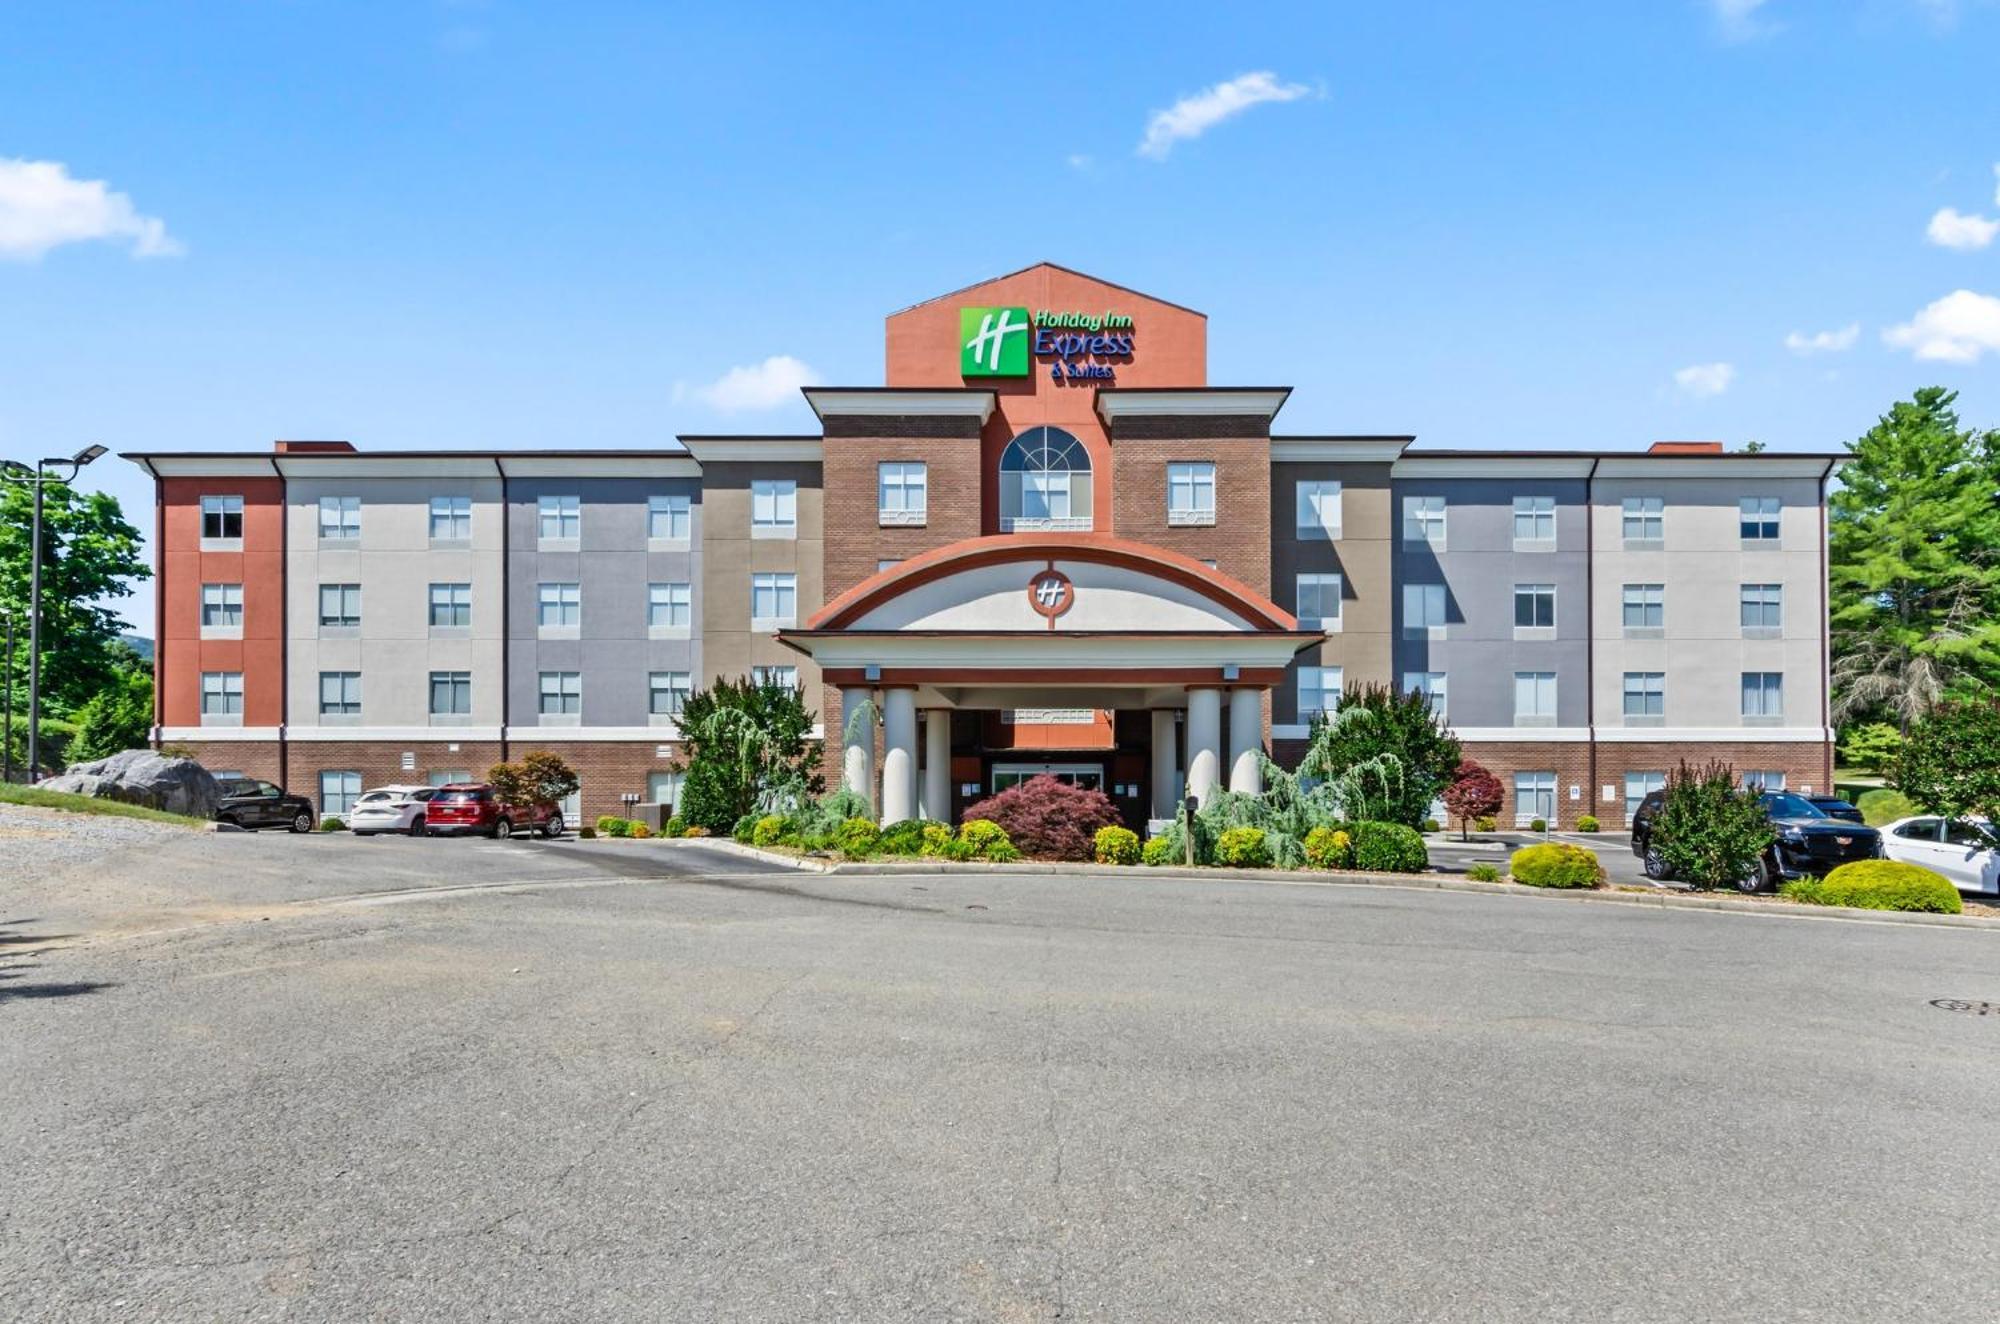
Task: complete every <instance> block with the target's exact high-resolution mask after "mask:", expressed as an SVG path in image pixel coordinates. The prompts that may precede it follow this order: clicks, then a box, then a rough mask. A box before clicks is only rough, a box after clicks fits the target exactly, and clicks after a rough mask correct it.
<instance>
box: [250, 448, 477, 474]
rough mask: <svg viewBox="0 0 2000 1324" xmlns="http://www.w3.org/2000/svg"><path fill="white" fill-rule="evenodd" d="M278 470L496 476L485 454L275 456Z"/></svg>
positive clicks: (298, 472) (290, 472) (297, 472)
mask: <svg viewBox="0 0 2000 1324" xmlns="http://www.w3.org/2000/svg"><path fill="white" fill-rule="evenodd" d="M272 459H274V460H276V461H277V465H278V472H279V473H281V474H283V475H284V476H285V477H287V478H498V477H499V476H500V472H499V470H497V469H495V468H494V467H493V461H492V459H491V458H490V457H488V456H484V455H463V456H460V455H451V456H438V457H435V458H433V457H430V456H414V455H411V456H393V457H392V456H385V455H358V454H332V455H276V456H273V457H272Z"/></svg>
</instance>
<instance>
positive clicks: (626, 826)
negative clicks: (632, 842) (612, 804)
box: [597, 814, 632, 837]
mask: <svg viewBox="0 0 2000 1324" xmlns="http://www.w3.org/2000/svg"><path fill="white" fill-rule="evenodd" d="M597 830H598V832H599V833H601V834H603V835H604V836H607V837H629V836H631V835H632V820H631V819H629V818H614V817H612V816H611V815H610V814H606V815H605V816H604V817H602V818H600V819H598V820H597Z"/></svg>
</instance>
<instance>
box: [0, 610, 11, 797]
mask: <svg viewBox="0 0 2000 1324" xmlns="http://www.w3.org/2000/svg"><path fill="white" fill-rule="evenodd" d="M6 674H7V679H6V682H5V683H6V686H7V693H6V704H7V734H6V737H5V742H4V744H0V751H4V752H0V767H4V770H0V781H7V782H11V781H13V780H14V613H13V612H11V611H10V612H8V613H7V673H6Z"/></svg>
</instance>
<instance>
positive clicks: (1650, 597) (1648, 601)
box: [1624, 584, 1667, 630]
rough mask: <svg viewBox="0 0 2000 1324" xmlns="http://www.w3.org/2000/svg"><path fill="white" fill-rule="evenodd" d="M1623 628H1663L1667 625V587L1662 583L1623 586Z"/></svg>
mask: <svg viewBox="0 0 2000 1324" xmlns="http://www.w3.org/2000/svg"><path fill="white" fill-rule="evenodd" d="M1624 605H1625V628H1626V629H1628V630H1663V629H1665V628H1666V625H1667V588H1666V585H1664V584H1627V585H1626V586H1625V604H1624Z"/></svg>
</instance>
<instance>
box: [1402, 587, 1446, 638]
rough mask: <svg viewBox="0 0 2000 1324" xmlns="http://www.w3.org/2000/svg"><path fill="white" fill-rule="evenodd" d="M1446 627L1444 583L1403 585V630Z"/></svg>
mask: <svg viewBox="0 0 2000 1324" xmlns="http://www.w3.org/2000/svg"><path fill="white" fill-rule="evenodd" d="M1443 628H1444V585H1443V584H1405V585H1403V632H1404V633H1405V634H1408V633H1411V632H1413V631H1418V632H1420V631H1426V630H1442V629H1443Z"/></svg>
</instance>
